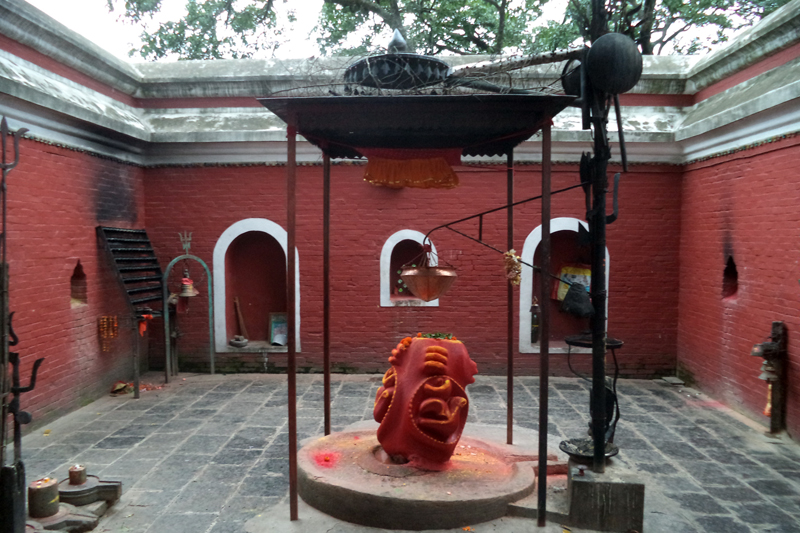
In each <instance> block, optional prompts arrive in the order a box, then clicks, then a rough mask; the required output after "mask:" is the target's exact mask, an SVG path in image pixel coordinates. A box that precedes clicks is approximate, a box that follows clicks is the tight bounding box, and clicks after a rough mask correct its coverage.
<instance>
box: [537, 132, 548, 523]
mask: <svg viewBox="0 0 800 533" xmlns="http://www.w3.org/2000/svg"><path fill="white" fill-rule="evenodd" d="M550 149H551V136H550V119H549V118H548V117H545V120H544V125H543V126H542V243H541V246H542V253H541V257H542V264H541V269H542V272H550V170H551V162H550ZM539 281H540V285H539V287H540V291H541V298H542V302H543V305H542V307H541V315H540V316H541V323H540V324H539V474H538V476H539V479H538V480H537V483H538V487H539V491H538V503H537V509H538V514H537V525H538V526H539V527H544V525H545V524H546V523H547V425H548V421H547V410H548V399H549V391H548V387H549V386H550V305H548V302H547V301H545V298H546V295H547V293H548V290H547V289H548V285H549V283H550V278H549V277H548V276H545V275H541V276H539Z"/></svg>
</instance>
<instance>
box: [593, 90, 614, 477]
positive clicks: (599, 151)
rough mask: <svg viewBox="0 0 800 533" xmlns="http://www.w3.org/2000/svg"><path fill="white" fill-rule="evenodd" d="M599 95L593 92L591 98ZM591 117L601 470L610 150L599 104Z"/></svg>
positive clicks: (596, 430)
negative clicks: (607, 188) (592, 126)
mask: <svg viewBox="0 0 800 533" xmlns="http://www.w3.org/2000/svg"><path fill="white" fill-rule="evenodd" d="M600 98H601V96H600V95H597V96H596V97H595V98H594V100H595V102H597V101H598V100H599V99H600ZM593 107H594V109H593V110H592V115H593V119H594V154H595V155H594V175H593V177H592V196H593V201H592V213H594V215H593V216H592V218H591V220H590V221H589V224H590V231H591V236H592V252H591V253H592V281H591V295H592V306H593V307H594V315H592V318H591V319H590V325H591V329H592V396H591V408H590V410H591V412H592V441H593V442H594V457H593V461H592V470H593V471H594V472H596V473H598V474H601V473H603V472H605V465H606V460H605V453H606V436H605V433H606V366H605V365H606V187H607V185H608V180H607V177H606V167H607V165H608V160H609V158H610V155H611V154H610V151H609V148H608V146H607V144H606V142H605V139H606V131H605V119H604V118H603V113H602V111H601V110H600V105H599V104H597V103H595V105H594V106H593Z"/></svg>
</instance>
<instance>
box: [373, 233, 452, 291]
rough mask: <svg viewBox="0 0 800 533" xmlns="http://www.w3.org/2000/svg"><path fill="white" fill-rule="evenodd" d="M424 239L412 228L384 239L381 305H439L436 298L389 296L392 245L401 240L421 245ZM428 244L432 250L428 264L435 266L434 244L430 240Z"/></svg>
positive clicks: (436, 261) (422, 235) (436, 262)
mask: <svg viewBox="0 0 800 533" xmlns="http://www.w3.org/2000/svg"><path fill="white" fill-rule="evenodd" d="M424 239H425V235H424V234H422V233H420V232H418V231H415V230H413V229H403V230H400V231H398V232H396V233H394V234H392V236H391V237H389V238H388V239H386V242H385V243H383V249H382V250H381V285H380V289H381V307H401V306H406V307H409V306H412V307H439V300H438V298H437V299H436V300H431V301H430V302H426V301H424V300H420V299H418V298H416V299H405V300H393V299H392V297H391V286H392V281H391V280H392V278H393V276H392V275H391V274H392V273H391V272H390V271H391V269H392V250H394V247H395V246H397V245H398V243H400V242H402V241H414V242H418V243H419V244H420V245H422V241H423V240H424ZM429 242H430V241H429ZM430 245H431V251H433V255H432V256H431V264H430V266H436V265H437V264H438V260H437V256H436V246H434V245H433V242H430Z"/></svg>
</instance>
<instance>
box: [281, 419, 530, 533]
mask: <svg viewBox="0 0 800 533" xmlns="http://www.w3.org/2000/svg"><path fill="white" fill-rule="evenodd" d="M503 447H504V446H502V445H500V446H497V445H493V444H491V443H489V442H486V441H483V440H479V439H476V438H471V437H462V439H461V441H460V442H459V444H458V446H457V447H456V451H455V454H454V455H453V457H452V459H451V460H450V462H449V463H448V464H447V465H446V467H445V468H444V469H443V470H442V471H439V472H432V471H426V470H418V469H416V468H413V467H410V466H407V465H396V464H386V463H385V462H382V461H381V459H380V458H379V455H380V451H381V450H380V445H379V443H378V439H377V437H376V435H375V431H374V430H352V431H345V432H342V433H333V434H331V435H328V436H327V437H322V438H320V439H317V440H314V441H312V442H310V443H308V444H306V445H305V446H303V448H302V449H301V450H300V451H299V452H298V460H297V463H298V488H299V493H300V496H301V497H302V498H303V500H305V501H306V502H307V503H308V504H309V505H311V506H313V507H315V508H317V509H319V510H320V511H322V512H324V513H327V514H329V515H331V516H333V517H335V518H339V519H341V520H346V521H348V522H353V523H356V524H362V525H365V526H371V527H379V528H387V529H410V530H423V529H447V528H454V527H462V526H467V525H471V524H476V523H480V522H485V521H488V520H493V519H495V518H499V517H501V516H504V515H505V514H506V510H507V506H508V503H509V502H514V501H517V500H519V499H521V498H524V497H525V496H527V495H528V494H530V493H531V492H532V491H533V486H534V472H533V463H532V462H530V461H529V459H533V458H532V457H520V456H518V455H516V454H512V453H508V452H506V451H504V450H503Z"/></svg>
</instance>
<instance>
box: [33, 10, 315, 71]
mask: <svg viewBox="0 0 800 533" xmlns="http://www.w3.org/2000/svg"><path fill="white" fill-rule="evenodd" d="M26 1H27V2H28V3H29V4H31V5H33V6H34V7H36V8H38V9H40V10H42V11H44V12H45V13H47V14H48V15H50V16H51V17H53V18H54V19H56V20H57V21H59V22H60V23H61V24H63V25H64V26H66V27H68V28H69V29H71V30H73V31H76V32H78V33H80V34H81V35H83V36H84V37H86V38H87V39H89V40H90V41H92V42H94V43H95V44H97V45H99V46H100V47H102V48H104V49H105V50H106V51H108V52H109V53H111V54H113V55H115V56H117V57H119V58H120V59H125V60H128V61H141V60H142V59H141V57H138V56H137V57H134V58H130V57H128V50H130V49H131V48H132V47H138V46H140V45H141V43H140V41H139V34H140V33H141V32H142V30H141V28H140V27H139V26H133V25H131V24H127V23H123V22H120V21H118V20H117V18H118V16H119V15H118V12H114V13H109V12H108V7H107V2H106V0H26ZM322 1H323V0H300V1H298V0H294V1H293V2H288V3H284V2H275V8H276V10H285V9H287V8H288V7H289V6H290V5H294V6H295V8H296V14H297V22H296V23H295V24H293V25H292V26H291V28H290V32H291V34H290V35H291V37H290V38H291V45H288V46H285V47H282V48H279V49H278V53H277V54H276V55H277V56H278V57H283V58H289V57H291V58H302V57H310V56H313V55H315V54H317V53H318V50H317V45H316V37H315V36H312V37H311V38H309V32H310V31H311V30H312V28H313V27H314V25H315V24H316V23H317V16H318V14H319V11H320V9H321V6H322ZM185 5H186V0H163V1H162V6H163V7H162V11H161V17H160V18H161V19H162V20H164V21H166V20H170V19H172V20H178V19H179V18H181V16H182V14H183V13H185V10H184V6H185ZM298 5H301V6H302V9H297V6H298Z"/></svg>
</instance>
